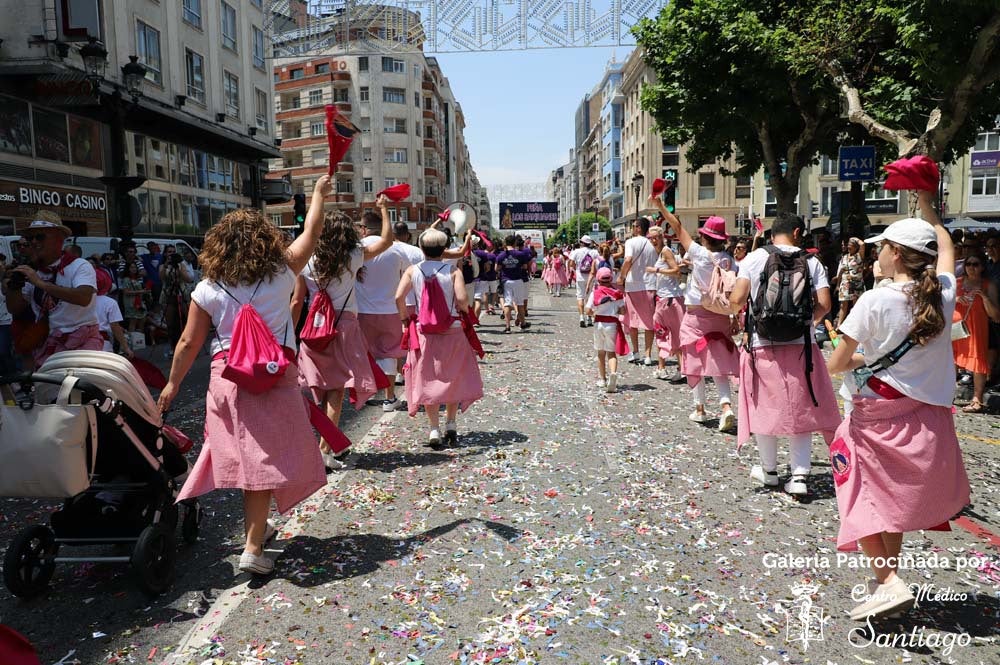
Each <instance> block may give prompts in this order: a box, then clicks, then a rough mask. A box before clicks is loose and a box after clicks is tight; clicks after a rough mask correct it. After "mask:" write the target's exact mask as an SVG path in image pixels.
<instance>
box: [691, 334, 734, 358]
mask: <svg viewBox="0 0 1000 665" xmlns="http://www.w3.org/2000/svg"><path fill="white" fill-rule="evenodd" d="M712 340H719V341H721V342H725V344H726V348H727V349H729V350H730V351H735V350H736V344H735V343H734V342H733V338H732V337H730V336H729V335H727V334H725V333H721V332H718V331H714V332H710V333H705V334H704V335H703V336H702V338H701V339H699V340H698V341H697V342H695V345H694V350H695V353H701V352H702V351H704V350H705V349H706V348H707V347H708V345H709V343H711V341H712Z"/></svg>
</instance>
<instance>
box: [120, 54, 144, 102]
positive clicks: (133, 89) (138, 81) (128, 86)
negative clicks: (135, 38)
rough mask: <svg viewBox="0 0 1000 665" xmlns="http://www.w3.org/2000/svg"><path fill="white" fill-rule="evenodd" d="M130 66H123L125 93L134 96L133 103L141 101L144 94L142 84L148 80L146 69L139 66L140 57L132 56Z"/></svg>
mask: <svg viewBox="0 0 1000 665" xmlns="http://www.w3.org/2000/svg"><path fill="white" fill-rule="evenodd" d="M128 59H129V62H128V64H125V65H122V80H123V82H124V83H125V91H126V92H128V94H129V95H131V96H132V101H133V102H137V101H139V96H140V95H141V94H142V84H143V82H144V81H145V80H146V68H145V67H144V66H142V65H141V64H139V56H137V55H130V56H129V57H128Z"/></svg>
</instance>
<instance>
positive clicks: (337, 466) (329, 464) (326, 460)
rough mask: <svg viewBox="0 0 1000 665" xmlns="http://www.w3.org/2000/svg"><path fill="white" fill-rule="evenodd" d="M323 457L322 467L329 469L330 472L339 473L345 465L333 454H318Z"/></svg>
mask: <svg viewBox="0 0 1000 665" xmlns="http://www.w3.org/2000/svg"><path fill="white" fill-rule="evenodd" d="M320 454H321V455H323V466H325V467H326V468H328V469H330V470H331V471H340V470H341V469H343V468H345V467H346V466H347V465H346V464H344V463H343V462H342V461H341V460H339V459H337V456H336V455H334V454H333V453H320Z"/></svg>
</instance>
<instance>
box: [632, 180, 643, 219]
mask: <svg viewBox="0 0 1000 665" xmlns="http://www.w3.org/2000/svg"><path fill="white" fill-rule="evenodd" d="M644 180H645V178H644V177H643V176H642V173H636V174H635V175H634V176H632V189H634V190H635V218H636V220H638V219H639V192H641V191H642V183H643V181H644Z"/></svg>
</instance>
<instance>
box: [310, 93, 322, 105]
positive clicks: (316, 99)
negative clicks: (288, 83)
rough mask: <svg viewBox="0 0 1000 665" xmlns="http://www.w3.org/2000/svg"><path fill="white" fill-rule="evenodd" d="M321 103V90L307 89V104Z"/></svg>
mask: <svg viewBox="0 0 1000 665" xmlns="http://www.w3.org/2000/svg"><path fill="white" fill-rule="evenodd" d="M322 104H323V91H322V90H310V91H309V106H322Z"/></svg>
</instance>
